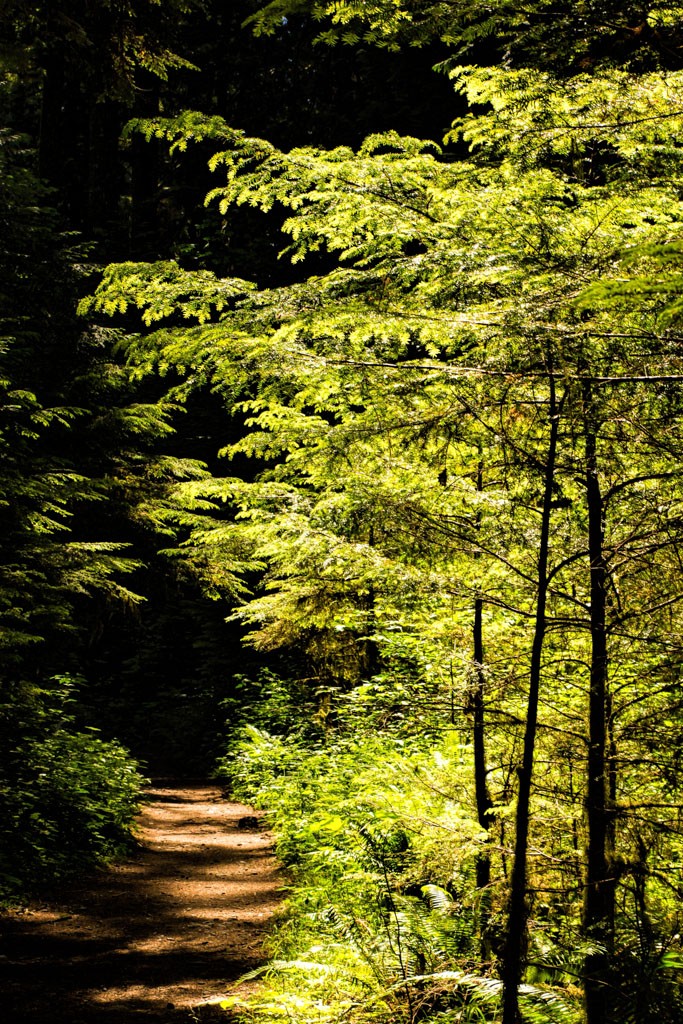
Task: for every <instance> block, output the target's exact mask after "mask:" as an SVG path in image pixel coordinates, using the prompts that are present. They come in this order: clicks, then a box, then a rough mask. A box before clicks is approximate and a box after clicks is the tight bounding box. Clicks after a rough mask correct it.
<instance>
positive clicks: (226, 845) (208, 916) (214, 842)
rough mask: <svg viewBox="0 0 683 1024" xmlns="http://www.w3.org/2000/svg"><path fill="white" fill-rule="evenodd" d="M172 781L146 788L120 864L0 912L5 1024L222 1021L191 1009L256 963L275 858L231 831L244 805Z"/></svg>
mask: <svg viewBox="0 0 683 1024" xmlns="http://www.w3.org/2000/svg"><path fill="white" fill-rule="evenodd" d="M176 788H177V790H179V791H177V792H174V791H172V790H171V787H170V786H168V787H167V788H165V789H164V791H163V792H161V793H160V792H159V791H158V790H157V789H156V788H155V790H153V791H152V792H151V793H150V794H149V798H150V799H151V800H152V801H153V802H152V804H151V805H150V806H149V807H148V808H147V810H146V813H145V816H144V819H143V822H144V839H145V844H144V846H143V847H142V848H141V849H140V851H139V852H138V853H137V854H136V855H135V856H134V858H132V859H131V860H130V861H129V862H127V863H126V864H123V865H120V866H119V867H117V868H114V869H112V870H111V871H109V872H102V873H100V874H99V875H97V876H95V877H94V878H92V879H89V880H86V882H84V881H80V882H79V883H77V884H73V885H71V886H70V887H69V888H68V889H64V890H63V891H62V893H61V894H60V897H59V901H58V903H57V902H55V901H51V903H50V904H49V905H47V906H46V905H43V906H41V907H38V908H35V909H34V910H33V911H32V912H30V913H28V914H21V915H14V916H11V917H9V918H5V919H0V933H1V934H2V937H3V944H2V947H1V948H0V954H1V955H0V990H1V991H2V1001H1V1008H2V1021H3V1024H47V1022H50V1024H67V1022H68V1024H130V1022H133V1024H135V1022H136V1021H139V1022H140V1024H145V1022H148V1024H162V1022H163V1024H180V1022H188V1024H189V1022H196V1021H197V1020H199V1021H203V1020H212V1021H213V1020H214V1019H215V1020H219V1019H223V1020H224V1019H225V1017H224V1014H222V1013H221V1012H220V1011H219V1010H217V1009H216V1007H215V1006H213V1007H211V1006H204V1007H201V1008H200V1009H199V1010H196V1009H193V1007H197V1006H198V1004H202V1003H205V1002H206V1001H207V1000H212V999H213V1000H216V999H218V998H220V996H221V995H222V994H224V993H225V992H226V991H227V990H228V988H229V986H230V984H231V983H232V982H234V981H235V980H236V979H237V978H239V977H240V975H242V974H244V973H245V972H246V971H249V970H252V969H253V968H254V967H256V966H257V965H258V964H259V963H260V962H262V959H263V953H262V943H263V939H264V937H265V933H266V929H267V926H268V923H269V920H270V918H271V916H272V913H273V911H274V909H275V908H276V906H277V903H278V901H279V891H278V890H279V885H280V879H279V877H278V866H277V863H276V862H275V859H274V857H273V855H272V851H271V849H270V847H269V843H268V839H267V837H266V836H264V835H263V834H254V832H253V831H252V832H243V831H240V830H239V824H238V823H239V820H240V818H241V817H242V816H244V815H245V814H247V812H248V811H249V809H248V808H244V807H242V806H240V805H235V804H228V803H225V802H223V801H222V800H221V799H220V795H219V794H218V795H217V793H218V791H217V790H215V789H211V788H209V787H206V786H204V787H203V788H202V787H199V786H196V785H195V786H193V787H192V788H191V789H189V788H188V789H187V790H182V788H181V787H176ZM162 796H163V797H166V796H168V798H169V799H163V800H162V799H160V797H162ZM208 833H210V837H209V835H208Z"/></svg>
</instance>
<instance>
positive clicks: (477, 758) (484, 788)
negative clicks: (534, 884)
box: [471, 463, 493, 958]
mask: <svg viewBox="0 0 683 1024" xmlns="http://www.w3.org/2000/svg"><path fill="white" fill-rule="evenodd" d="M483 489H484V474H483V467H482V465H481V463H480V464H479V468H478V471H477V491H478V492H481V491H482V490H483ZM480 520H481V517H480V516H478V518H477V529H479V528H480ZM483 611H484V602H483V600H482V598H481V597H477V598H476V599H475V602H474V622H473V625H472V641H473V644H472V646H473V651H472V654H473V665H472V677H473V678H472V692H471V706H472V719H473V721H472V742H473V746H474V793H475V799H476V804H477V819H478V821H479V825H480V827H481V828H482V829H483V830H484V831H485V832H486V834H487V840H486V842H485V844H484V845H483V847H482V849H481V850H480V851H479V855H478V857H477V866H476V872H477V889H478V890H479V906H480V913H479V934H480V939H481V948H482V956H484V957H486V958H487V957H488V956H490V952H491V950H490V944H489V937H488V931H489V903H490V897H489V892H488V890H489V886H490V884H491V853H490V837H489V833H490V831H491V826H492V824H493V814H492V813H491V812H492V810H493V802H492V800H491V795H490V793H489V786H488V769H487V767H486V732H485V717H484V715H485V705H484V688H485V683H486V673H485V671H484V629H483Z"/></svg>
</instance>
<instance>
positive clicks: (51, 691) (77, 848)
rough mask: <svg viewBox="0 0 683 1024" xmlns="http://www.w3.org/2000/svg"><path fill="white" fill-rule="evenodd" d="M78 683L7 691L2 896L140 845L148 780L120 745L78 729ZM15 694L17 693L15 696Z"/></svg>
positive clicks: (0, 772)
mask: <svg viewBox="0 0 683 1024" xmlns="http://www.w3.org/2000/svg"><path fill="white" fill-rule="evenodd" d="M72 688H73V687H72V683H71V681H70V680H57V681H55V682H54V684H53V686H51V687H49V688H46V689H44V690H41V689H38V688H36V687H23V688H22V689H21V692H18V691H17V690H15V691H14V692H13V693H12V694H6V695H5V696H6V698H7V699H6V700H5V702H4V704H3V707H2V710H1V712H0V734H1V735H2V740H3V743H4V751H3V758H2V764H1V765H0V898H2V899H5V900H7V899H11V898H16V897H18V896H21V895H24V894H26V893H27V892H30V891H32V890H35V889H38V888H40V887H43V886H45V885H48V884H50V883H53V882H55V881H59V880H61V879H64V878H67V877H69V876H70V875H74V874H77V873H78V872H80V871H82V870H84V869H87V868H90V867H93V866H95V865H96V864H98V863H103V862H106V861H108V860H110V859H112V858H114V857H116V856H117V855H119V854H121V853H122V852H123V851H124V850H125V849H126V848H128V847H130V845H131V844H132V843H133V837H132V823H133V818H134V815H135V813H136V811H137V809H138V800H139V794H140V788H141V786H142V784H143V783H144V781H145V780H144V779H143V778H142V776H141V775H140V773H139V771H138V767H137V765H136V763H135V762H134V761H133V760H132V759H131V758H130V756H129V755H128V753H127V752H126V750H125V749H124V748H123V747H122V746H121V745H120V744H118V743H116V742H113V741H105V740H102V739H100V738H99V737H98V736H97V735H96V734H95V732H94V731H89V730H85V731H78V730H77V729H76V728H75V726H74V723H73V719H72V716H71V714H70V712H69V705H70V700H71V691H72ZM10 698H11V699H10Z"/></svg>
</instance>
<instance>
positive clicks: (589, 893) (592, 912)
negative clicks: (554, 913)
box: [583, 388, 614, 1024]
mask: <svg viewBox="0 0 683 1024" xmlns="http://www.w3.org/2000/svg"><path fill="white" fill-rule="evenodd" d="M591 401H592V400H591V396H590V392H589V390H588V388H586V389H585V391H584V404H585V413H586V420H587V422H586V442H585V451H586V506H587V510H588V551H589V558H590V639H591V665H590V689H589V745H588V765H587V768H588V780H587V787H586V825H587V832H588V839H587V846H586V888H585V898H584V909H583V929H584V934H585V936H586V938H587V939H588V940H589V942H595V943H596V945H598V946H599V947H600V949H596V950H595V951H594V952H591V953H589V954H588V955H587V956H586V959H585V963H584V970H585V982H584V986H585V987H584V995H585V1007H586V1021H587V1024H604V1022H605V1021H606V1020H607V1019H608V994H609V988H608V979H607V971H608V968H609V961H610V952H611V949H612V945H613V934H614V879H613V878H612V877H611V874H612V872H611V871H610V859H611V858H610V852H611V845H612V839H611V827H612V826H611V818H610V807H609V800H608V793H607V780H608V757H607V746H608V741H609V737H608V731H607V701H608V688H607V667H608V662H607V631H606V622H605V618H606V598H607V564H606V561H605V553H604V508H603V501H602V494H601V490H600V479H599V476H598V465H597V451H596V428H595V425H594V424H593V423H592V422H590V419H591V417H590V406H591Z"/></svg>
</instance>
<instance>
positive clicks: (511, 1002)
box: [502, 371, 560, 1024]
mask: <svg viewBox="0 0 683 1024" xmlns="http://www.w3.org/2000/svg"><path fill="white" fill-rule="evenodd" d="M549 383H550V403H549V413H550V416H549V418H550V437H549V440H548V454H547V457H546V463H545V486H544V493H543V506H542V510H541V536H540V541H539V551H538V570H537V579H538V592H537V597H536V615H535V622H534V637H533V643H532V648H531V663H530V666H529V696H528V700H527V717H526V728H525V731H524V748H523V752H522V763H521V765H520V767H519V769H518V773H517V774H518V778H519V792H518V797H517V812H516V816H515V847H514V860H513V865H512V878H511V883H510V902H509V909H508V928H507V936H506V941H505V951H504V957H503V970H502V977H503V1018H502V1024H518V1022H519V998H518V990H519V985H520V982H521V980H522V971H523V966H524V944H525V936H526V919H527V906H526V895H527V859H528V846H529V811H530V803H531V780H532V775H533V766H534V751H535V746H536V732H537V727H538V701H539V693H540V684H541V656H542V653H543V643H544V640H545V633H546V604H547V597H548V552H549V546H550V519H551V514H552V500H553V477H554V474H555V463H556V458H557V438H558V432H559V418H560V410H559V407H558V404H557V399H556V393H555V381H554V378H553V376H552V371H551V373H550V377H549Z"/></svg>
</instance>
